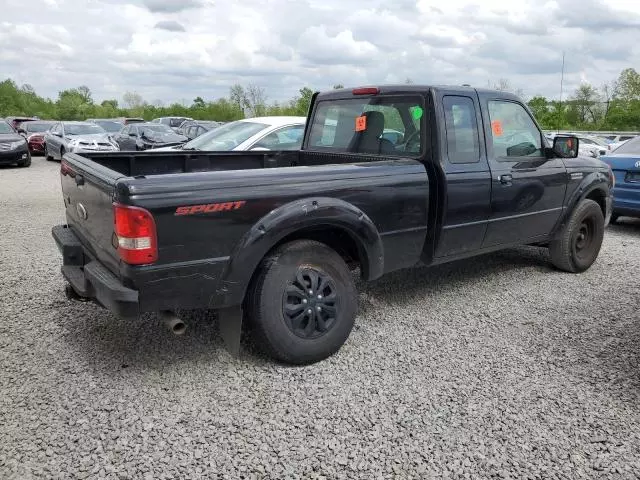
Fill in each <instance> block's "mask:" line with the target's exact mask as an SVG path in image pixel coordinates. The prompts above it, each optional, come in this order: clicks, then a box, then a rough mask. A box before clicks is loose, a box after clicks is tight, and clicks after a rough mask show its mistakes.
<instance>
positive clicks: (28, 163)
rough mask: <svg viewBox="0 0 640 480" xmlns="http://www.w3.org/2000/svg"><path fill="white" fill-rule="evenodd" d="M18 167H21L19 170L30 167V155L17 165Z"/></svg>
mask: <svg viewBox="0 0 640 480" xmlns="http://www.w3.org/2000/svg"><path fill="white" fill-rule="evenodd" d="M18 166H19V167H21V168H25V167H30V166H31V155H29V156H28V157H27V159H26V160H25V161H24V162H20V163H18Z"/></svg>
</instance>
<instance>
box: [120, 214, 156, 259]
mask: <svg viewBox="0 0 640 480" xmlns="http://www.w3.org/2000/svg"><path fill="white" fill-rule="evenodd" d="M113 213H114V222H115V233H116V238H117V241H118V254H119V255H120V258H121V259H122V261H124V262H126V263H128V264H130V265H145V264H149V263H153V262H155V261H156V260H158V240H157V237H156V222H155V220H154V219H153V215H151V213H149V212H148V211H147V210H145V209H144V208H140V207H131V206H129V205H122V204H119V203H114V204H113Z"/></svg>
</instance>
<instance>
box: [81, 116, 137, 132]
mask: <svg viewBox="0 0 640 480" xmlns="http://www.w3.org/2000/svg"><path fill="white" fill-rule="evenodd" d="M87 122H89V123H95V124H96V125H98V126H100V127H102V128H103V129H104V130H105V132H108V133H118V132H120V130H122V129H123V127H124V123H123V122H120V121H118V120H112V119H109V118H88V119H87ZM134 123H135V122H134Z"/></svg>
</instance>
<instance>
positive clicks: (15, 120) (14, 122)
mask: <svg viewBox="0 0 640 480" xmlns="http://www.w3.org/2000/svg"><path fill="white" fill-rule="evenodd" d="M5 120H6V121H7V123H8V124H9V125H11V127H12V128H13V129H14V130H16V131H17V130H18V128H20V124H21V123H22V122H31V121H34V120H37V118H34V117H6V118H5Z"/></svg>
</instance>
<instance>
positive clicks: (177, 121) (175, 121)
mask: <svg viewBox="0 0 640 480" xmlns="http://www.w3.org/2000/svg"><path fill="white" fill-rule="evenodd" d="M185 120H193V118H190V117H159V118H154V119H153V120H151V123H160V124H162V125H166V126H167V127H170V128H171V129H172V130H173V131H174V132H176V133H181V132H178V131H177V130H178V128H179V127H180V125H181V124H182V122H184V121H185Z"/></svg>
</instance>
